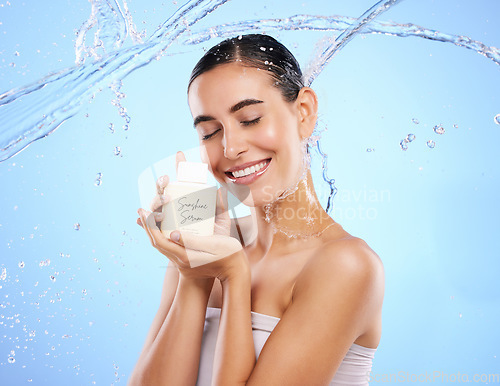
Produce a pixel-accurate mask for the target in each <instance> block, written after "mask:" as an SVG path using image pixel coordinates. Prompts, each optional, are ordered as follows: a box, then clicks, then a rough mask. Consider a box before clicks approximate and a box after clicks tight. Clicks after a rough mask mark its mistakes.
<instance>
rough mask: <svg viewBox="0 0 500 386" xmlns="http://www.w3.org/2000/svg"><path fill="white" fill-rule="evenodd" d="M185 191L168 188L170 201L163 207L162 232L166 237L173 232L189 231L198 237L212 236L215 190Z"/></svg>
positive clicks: (182, 188)
mask: <svg viewBox="0 0 500 386" xmlns="http://www.w3.org/2000/svg"><path fill="white" fill-rule="evenodd" d="M186 190H187V189H186V188H185V187H183V186H170V187H168V189H167V191H166V193H167V194H168V195H170V196H171V197H172V201H170V202H169V203H168V204H166V205H164V206H163V213H164V215H165V217H164V220H163V222H162V225H161V230H162V232H163V233H164V234H165V236H167V237H168V236H169V235H170V232H172V231H173V230H184V231H189V232H192V233H194V234H196V235H200V236H208V235H212V234H213V231H214V218H215V201H216V194H217V188H216V187H210V188H205V189H201V190H193V189H192V190H191V191H190V192H186Z"/></svg>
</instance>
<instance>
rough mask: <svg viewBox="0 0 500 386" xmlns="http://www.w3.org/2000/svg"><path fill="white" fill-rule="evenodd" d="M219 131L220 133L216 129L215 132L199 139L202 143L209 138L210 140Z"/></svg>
mask: <svg viewBox="0 0 500 386" xmlns="http://www.w3.org/2000/svg"><path fill="white" fill-rule="evenodd" d="M219 131H220V129H217V130H215V131H214V132H213V133H210V134H207V135H204V136H203V137H201V139H202V141H206V140H209V139H210V138H212V137H213V136H214V135H215V134H217V133H218V132H219Z"/></svg>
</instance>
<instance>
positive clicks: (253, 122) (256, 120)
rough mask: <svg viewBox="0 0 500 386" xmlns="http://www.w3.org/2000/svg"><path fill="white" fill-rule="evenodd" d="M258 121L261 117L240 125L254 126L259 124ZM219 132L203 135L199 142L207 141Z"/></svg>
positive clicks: (242, 122)
mask: <svg viewBox="0 0 500 386" xmlns="http://www.w3.org/2000/svg"><path fill="white" fill-rule="evenodd" d="M260 119H261V117H258V118H255V119H252V120H251V121H241V122H240V123H241V124H242V125H243V126H252V125H255V124H257V123H259V122H260ZM219 131H220V129H217V130H215V131H214V132H213V133H210V134H207V135H204V136H203V137H201V140H202V141H207V140H209V139H210V138H212V137H213V136H214V135H215V134H217V133H218V132H219Z"/></svg>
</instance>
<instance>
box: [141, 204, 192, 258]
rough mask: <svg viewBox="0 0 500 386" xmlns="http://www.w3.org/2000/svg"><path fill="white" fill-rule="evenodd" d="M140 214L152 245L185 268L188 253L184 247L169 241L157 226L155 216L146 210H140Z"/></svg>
mask: <svg viewBox="0 0 500 386" xmlns="http://www.w3.org/2000/svg"><path fill="white" fill-rule="evenodd" d="M138 212H139V215H140V218H141V222H142V224H143V228H144V230H145V231H146V233H147V235H148V237H149V241H150V242H151V245H152V246H153V247H155V248H156V249H157V250H158V251H160V252H161V253H163V254H164V255H165V256H167V257H168V258H169V259H170V260H172V261H173V262H174V263H175V264H177V265H180V266H185V265H186V262H187V258H186V257H185V255H186V253H185V251H184V247H182V246H180V245H177V244H175V243H174V242H172V241H171V240H169V239H167V238H166V237H165V236H164V235H163V233H161V231H160V230H159V229H158V227H157V226H156V222H155V219H154V216H152V215H151V212H147V211H145V210H144V209H139V211H138Z"/></svg>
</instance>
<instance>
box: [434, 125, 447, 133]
mask: <svg viewBox="0 0 500 386" xmlns="http://www.w3.org/2000/svg"><path fill="white" fill-rule="evenodd" d="M433 130H434V132H435V133H436V134H444V131H445V130H444V127H443V125H436V126H434V127H433Z"/></svg>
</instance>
